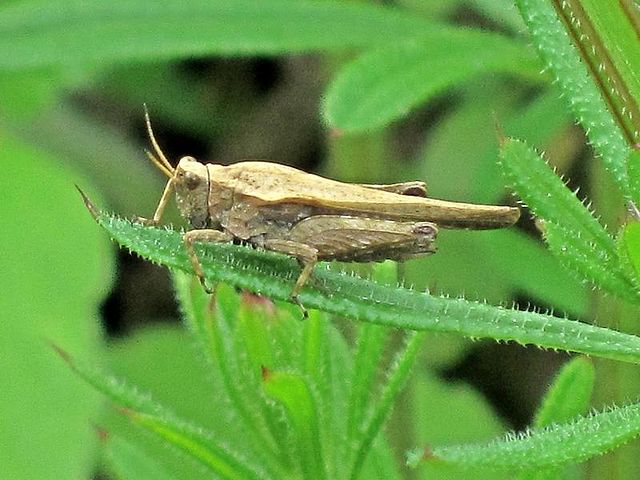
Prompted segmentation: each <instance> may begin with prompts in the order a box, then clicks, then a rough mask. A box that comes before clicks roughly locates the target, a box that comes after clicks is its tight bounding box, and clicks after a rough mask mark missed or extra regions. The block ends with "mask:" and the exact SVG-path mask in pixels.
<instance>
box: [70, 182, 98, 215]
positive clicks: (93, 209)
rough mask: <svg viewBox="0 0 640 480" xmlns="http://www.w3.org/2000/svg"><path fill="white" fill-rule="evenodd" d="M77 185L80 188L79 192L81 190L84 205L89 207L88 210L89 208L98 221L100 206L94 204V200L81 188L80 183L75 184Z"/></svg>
mask: <svg viewBox="0 0 640 480" xmlns="http://www.w3.org/2000/svg"><path fill="white" fill-rule="evenodd" d="M75 187H76V189H77V190H78V192H80V196H81V197H82V201H83V202H84V206H85V207H87V210H89V213H90V214H91V216H92V217H93V219H94V220H96V221H97V220H98V217H99V216H100V210H98V207H96V206H95V205H94V204H93V202H92V201H91V200H89V197H87V196H86V195H85V193H84V192H83V191H82V190H81V189H80V187H79V186H78V185H75Z"/></svg>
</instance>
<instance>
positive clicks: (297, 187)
mask: <svg viewBox="0 0 640 480" xmlns="http://www.w3.org/2000/svg"><path fill="white" fill-rule="evenodd" d="M145 120H146V126H147V132H148V134H149V138H150V141H151V145H152V146H153V151H154V153H151V152H149V151H147V152H146V153H147V156H148V157H149V159H150V160H151V161H152V162H153V163H154V164H155V165H156V166H157V167H158V168H159V169H160V171H162V172H163V173H164V174H165V175H166V176H167V177H168V178H169V180H168V182H167V184H166V186H165V188H164V192H163V193H162V196H161V198H160V201H159V203H158V207H157V208H156V210H155V213H154V214H153V218H151V219H150V220H146V219H142V220H144V221H145V222H146V223H150V224H158V223H159V222H160V220H161V218H162V214H163V212H164V210H165V207H166V205H167V203H168V202H169V199H170V196H171V193H172V191H175V194H176V201H177V205H178V208H179V210H180V213H181V214H182V216H183V217H184V218H185V219H186V220H187V221H188V222H189V224H190V226H191V228H192V229H191V230H189V231H187V232H186V233H185V234H184V237H183V240H184V245H185V247H186V250H187V253H188V255H189V259H190V261H191V264H192V266H193V270H194V272H195V274H196V275H197V276H198V278H199V279H200V282H201V283H202V285H203V287H204V288H205V289H206V290H207V291H210V290H209V289H208V287H207V285H206V282H205V277H204V273H203V271H202V266H201V264H200V260H199V259H198V256H197V254H196V251H195V249H194V244H195V243H196V242H232V241H241V242H245V243H249V244H251V245H254V246H257V247H261V248H264V249H267V250H273V251H276V252H281V253H284V254H287V255H290V256H292V257H294V258H296V259H297V260H298V261H299V262H300V264H301V267H302V271H301V273H300V275H299V276H298V278H297V280H296V283H295V285H294V287H293V290H292V292H291V299H292V300H294V301H296V302H297V297H298V294H299V293H300V291H301V289H302V287H303V286H304V285H305V283H306V282H307V280H308V279H309V277H310V275H311V273H312V271H313V267H314V265H315V264H316V263H317V262H318V261H322V260H339V261H347V262H371V261H382V260H385V259H391V260H406V259H409V258H414V257H418V256H421V255H425V254H430V253H434V252H435V250H436V249H435V239H436V235H437V233H438V228H439V227H442V228H466V229H491V228H500V227H506V226H509V225H512V224H513V223H515V222H516V221H517V220H518V217H519V215H520V211H519V210H518V208H515V207H508V206H491V205H474V204H468V203H458V202H449V201H443V200H436V199H431V198H427V196H426V187H425V184H424V183H423V182H419V181H416V182H405V183H395V184H390V185H365V184H350V183H342V182H338V181H335V180H330V179H327V178H323V177H320V176H317V175H312V174H309V173H305V172H302V171H300V170H297V169H295V168H292V167H289V166H285V165H280V164H277V163H269V162H254V161H246V162H239V163H235V164H232V165H229V166H224V165H217V164H211V163H208V164H203V163H200V162H198V161H197V160H196V159H195V158H193V157H189V156H185V157H182V158H181V159H180V161H179V163H178V165H177V167H175V168H174V167H173V166H172V165H171V163H170V162H169V161H168V160H167V158H166V157H165V155H164V154H163V152H162V150H161V149H160V146H159V145H158V142H157V141H156V139H155V137H154V134H153V130H152V129H151V122H150V119H149V114H148V113H147V112H145Z"/></svg>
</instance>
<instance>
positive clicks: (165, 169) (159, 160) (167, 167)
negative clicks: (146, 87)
mask: <svg viewBox="0 0 640 480" xmlns="http://www.w3.org/2000/svg"><path fill="white" fill-rule="evenodd" d="M144 120H145V123H146V125H147V133H148V135H149V140H150V141H151V145H152V146H153V150H154V152H155V154H156V155H157V156H156V155H154V154H153V153H151V152H150V151H148V150H145V153H146V154H147V157H149V160H151V161H152V162H153V163H154V165H155V166H156V167H158V168H159V169H160V171H161V172H162V173H164V174H165V175H166V176H167V177H169V178H172V177H173V174H174V171H175V170H174V168H173V167H172V166H171V163H169V160H167V157H165V155H164V153H162V149H161V148H160V145H158V142H157V140H156V137H155V135H154V134H153V129H152V128H151V118H150V117H149V110H148V109H147V105H146V104H144Z"/></svg>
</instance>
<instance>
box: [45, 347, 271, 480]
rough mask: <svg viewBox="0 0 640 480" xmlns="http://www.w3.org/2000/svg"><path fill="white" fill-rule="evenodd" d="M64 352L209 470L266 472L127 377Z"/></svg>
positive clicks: (83, 373)
mask: <svg viewBox="0 0 640 480" xmlns="http://www.w3.org/2000/svg"><path fill="white" fill-rule="evenodd" d="M58 352H59V353H60V355H61V356H62V357H63V358H64V359H65V360H66V361H67V362H68V364H69V366H70V367H71V368H72V369H73V371H74V372H76V373H77V374H78V375H79V376H80V377H81V378H82V379H83V380H85V381H86V382H88V383H89V384H91V385H92V386H93V387H94V388H96V389H97V390H98V391H100V392H101V393H103V394H104V395H106V396H107V397H108V398H109V399H110V400H111V401H112V402H114V403H115V404H117V405H119V406H121V407H123V410H122V412H123V413H124V414H126V415H127V416H128V417H129V419H130V420H131V421H132V422H133V423H134V424H136V425H139V426H140V427H142V428H143V429H145V430H147V431H149V432H152V433H154V434H155V435H157V436H158V437H159V438H161V439H163V440H165V441H166V442H167V444H169V445H171V446H172V447H174V448H176V449H178V450H181V451H183V452H184V453H185V454H186V455H188V456H189V457H190V458H191V459H193V460H195V461H197V462H199V463H200V464H202V465H203V466H204V467H205V468H206V470H207V471H208V472H210V473H212V474H215V475H218V476H219V477H220V478H224V479H230V480H231V479H237V480H242V479H259V478H263V474H264V472H262V471H261V469H260V467H257V468H254V467H253V466H252V465H251V462H250V461H249V460H247V458H246V457H245V456H244V455H242V454H240V453H238V452H234V451H233V450H232V449H231V448H230V447H228V446H227V445H224V444H223V443H222V442H220V441H219V438H218V437H217V436H216V435H214V434H213V433H211V432H209V431H207V430H206V429H205V428H203V427H201V426H196V425H194V424H192V423H189V422H187V421H185V420H183V419H181V418H179V417H178V416H177V415H175V414H174V413H173V412H172V411H171V410H170V409H169V408H167V407H165V406H164V405H161V404H160V403H158V402H156V401H155V400H154V399H153V398H152V397H151V395H149V394H148V393H144V392H140V391H139V390H138V389H136V388H135V387H132V386H129V385H128V384H127V383H126V382H125V381H123V380H121V379H119V378H116V377H114V376H112V375H109V374H106V373H104V372H102V371H100V370H98V369H96V368H93V367H90V366H88V365H86V364H85V363H83V362H76V361H74V360H73V359H71V357H70V356H69V355H68V354H67V353H66V352H64V351H62V350H59V349H58Z"/></svg>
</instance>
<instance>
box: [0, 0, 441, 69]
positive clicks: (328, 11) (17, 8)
mask: <svg viewBox="0 0 640 480" xmlns="http://www.w3.org/2000/svg"><path fill="white" fill-rule="evenodd" d="M432 28H433V24H432V23H430V22H428V21H425V20H424V19H422V18H420V17H417V16H411V15H409V14H407V13H403V12H401V11H399V10H394V9H391V8H381V7H376V6H372V5H363V4H358V3H343V2H337V1H329V0H326V1H322V2H317V1H309V0H270V1H269V2H262V1H259V0H234V1H232V2H229V1H227V0H193V1H190V2H173V1H170V0H161V1H154V2H140V1H138V0H113V1H109V2H102V1H100V0H82V1H80V0H71V1H65V2H59V1H58V2H47V1H43V0H31V1H28V0H27V1H22V2H16V3H13V4H10V5H6V6H3V8H1V9H0V68H1V69H24V68H34V67H43V66H51V65H72V66H73V65H77V64H79V63H90V64H95V65H105V64H108V63H109V62H125V61H127V62H130V61H141V60H146V61H151V60H153V61H157V60H166V59H174V58H185V57H195V56H205V55H266V54H282V53H285V52H304V51H313V50H337V49H339V50H344V49H348V48H358V47H369V46H373V45H386V44H388V43H390V42H397V41H402V40H406V39H409V38H415V37H416V36H419V35H422V34H423V33H425V31H426V32H429V31H430V30H431V29H432Z"/></svg>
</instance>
